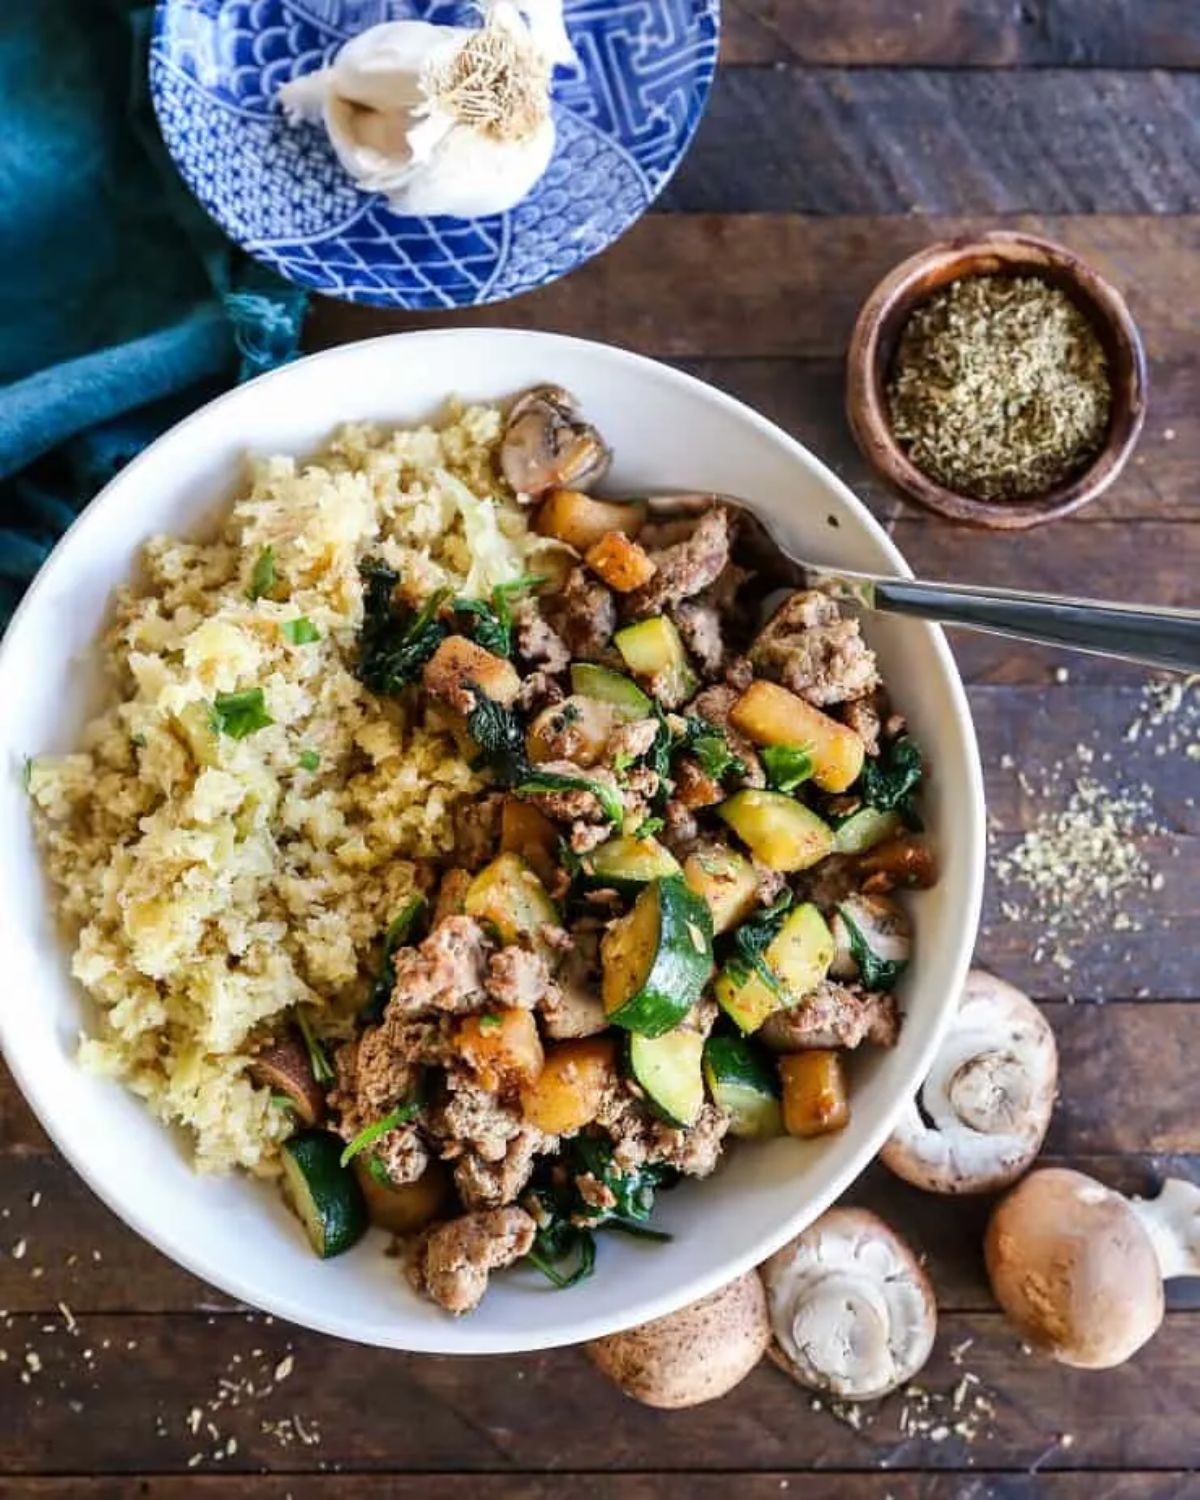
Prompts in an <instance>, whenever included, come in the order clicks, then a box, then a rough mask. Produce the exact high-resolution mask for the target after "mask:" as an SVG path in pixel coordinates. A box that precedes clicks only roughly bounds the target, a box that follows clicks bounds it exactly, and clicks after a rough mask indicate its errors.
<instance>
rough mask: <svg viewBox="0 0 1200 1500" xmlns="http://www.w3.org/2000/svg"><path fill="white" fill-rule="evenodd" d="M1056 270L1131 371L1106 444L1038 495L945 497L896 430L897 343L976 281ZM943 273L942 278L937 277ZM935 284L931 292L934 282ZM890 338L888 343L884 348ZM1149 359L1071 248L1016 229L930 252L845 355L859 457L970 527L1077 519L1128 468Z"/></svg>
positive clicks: (1113, 299) (875, 298)
mask: <svg viewBox="0 0 1200 1500" xmlns="http://www.w3.org/2000/svg"><path fill="white" fill-rule="evenodd" d="M1022 268H1028V270H1029V271H1030V272H1031V273H1033V274H1037V273H1038V272H1039V271H1040V272H1042V273H1045V272H1050V273H1052V274H1053V277H1054V278H1056V279H1057V280H1058V281H1059V282H1060V283H1065V284H1068V285H1069V286H1070V287H1071V288H1073V289H1074V291H1075V294H1076V295H1075V298H1074V299H1073V300H1075V301H1076V302H1083V303H1085V304H1086V307H1087V315H1088V316H1089V318H1090V320H1091V322H1092V323H1093V325H1096V326H1099V325H1101V324H1102V325H1103V329H1104V331H1105V332H1106V333H1107V334H1108V336H1109V338H1110V339H1111V341H1112V344H1113V346H1114V347H1116V348H1118V349H1119V350H1120V353H1121V357H1122V359H1123V361H1124V362H1125V363H1126V364H1127V366H1128V370H1127V377H1126V378H1125V379H1123V380H1118V379H1111V380H1110V385H1111V386H1112V391H1113V409H1112V415H1111V417H1110V421H1109V428H1108V432H1107V433H1106V434H1105V438H1104V442H1103V444H1102V446H1101V448H1100V449H1099V451H1098V452H1097V453H1096V455H1095V457H1094V458H1093V459H1092V461H1091V462H1090V463H1089V464H1088V465H1087V467H1086V468H1085V469H1083V470H1082V471H1081V472H1079V473H1078V474H1076V475H1074V476H1073V477H1072V478H1071V479H1068V480H1066V481H1064V482H1063V483H1062V484H1059V485H1055V486H1054V487H1053V488H1052V489H1049V490H1047V491H1046V492H1045V493H1044V494H1041V495H1031V496H1025V497H1023V498H1020V499H1015V500H980V499H978V498H977V497H975V496H973V495H966V494H963V493H962V492H960V491H958V490H952V489H948V488H947V487H946V486H945V485H943V484H940V483H939V482H938V481H937V480H936V479H933V478H931V477H930V476H929V475H928V474H926V473H925V472H924V471H923V470H921V469H918V468H917V466H916V465H915V464H914V463H913V462H912V461H911V459H909V457H908V455H907V454H906V453H905V451H904V449H903V448H902V447H901V446H900V444H899V442H898V441H897V440H896V438H895V436H894V434H893V432H892V424H891V418H890V416H889V413H888V403H887V393H886V389H885V376H886V371H885V368H884V367H885V363H886V362H887V360H888V359H889V358H890V355H891V337H892V335H893V334H894V332H896V331H898V329H896V328H895V326H894V325H895V324H896V323H897V321H899V323H900V324H901V325H902V324H903V322H904V321H906V320H907V318H908V316H909V315H910V314H911V312H912V311H914V310H915V308H916V307H918V306H919V305H920V303H921V302H923V301H925V300H927V299H928V297H930V296H931V295H933V293H934V292H935V291H937V290H939V289H940V288H941V287H943V286H949V285H950V284H951V283H952V282H955V281H959V280H962V279H963V278H965V277H968V276H973V275H987V274H994V273H996V272H1013V273H1017V274H1019V273H1020V271H1021V269H1022ZM942 272H945V273H946V274H944V275H941V274H939V273H942ZM935 276H936V277H937V278H938V279H937V281H936V283H935V284H933V285H930V284H929V279H930V278H932V277H935ZM885 335H886V344H887V347H885ZM1147 383H1148V377H1147V372H1146V352H1145V347H1144V345H1143V343H1142V336H1141V333H1140V331H1139V330H1138V326H1137V324H1136V322H1135V321H1134V318H1133V314H1132V313H1131V312H1130V310H1129V305H1128V303H1127V302H1126V300H1125V298H1124V296H1123V295H1122V293H1121V291H1120V290H1119V288H1118V287H1116V286H1115V285H1114V284H1113V283H1112V282H1111V281H1109V280H1108V278H1107V277H1105V276H1104V275H1103V274H1102V273H1101V272H1100V271H1098V270H1097V269H1096V268H1095V267H1094V266H1092V265H1089V264H1088V262H1087V261H1085V260H1084V259H1083V258H1082V256H1080V255H1078V254H1077V253H1076V252H1075V251H1074V250H1071V249H1070V248H1069V247H1068V246H1066V245H1061V244H1058V243H1057V242H1055V241H1054V240H1048V239H1044V238H1042V237H1041V236H1040V235H1035V234H1029V233H1026V232H1025V231H1024V230H1017V229H993V230H989V231H988V232H987V233H985V234H980V235H963V236H960V237H958V238H955V239H949V240H938V241H936V242H935V243H934V244H932V245H926V246H925V247H924V248H923V249H920V250H918V251H916V252H915V253H914V254H913V255H910V256H908V257H907V259H905V260H902V261H901V262H900V263H899V264H898V265H896V266H894V267H893V268H892V269H891V270H890V271H889V272H888V273H887V274H886V275H885V276H884V277H883V278H882V280H880V281H879V282H878V284H877V285H876V286H875V287H874V288H873V290H872V291H871V292H870V293H869V295H868V296H867V299H866V301H865V302H864V303H863V305H862V308H861V309H860V311H859V314H858V317H857V319H856V320H855V324H854V330H853V333H852V334H851V338H850V345H849V349H848V351H847V355H846V416H847V419H848V420H849V423H850V426H851V429H852V430H853V433H854V437H855V440H856V442H857V443H858V446H859V448H860V450H861V451H862V453H863V456H864V457H865V458H866V459H867V461H868V462H869V463H870V464H871V466H872V468H873V469H874V470H875V471H876V473H878V474H879V475H880V476H881V478H883V479H884V480H885V481H886V482H887V483H888V484H889V485H890V486H891V487H892V488H893V489H894V490H896V491H898V492H899V493H900V494H901V495H903V496H904V497H905V498H907V499H909V500H913V501H915V502H916V503H917V504H918V505H921V506H924V507H925V508H926V509H927V510H931V511H934V512H936V513H937V514H939V515H943V516H946V517H948V518H949V519H950V520H953V521H960V522H965V523H967V524H968V525H974V526H987V527H992V528H994V529H999V530H1008V531H1015V530H1025V529H1027V528H1029V527H1031V526H1040V525H1042V524H1043V523H1045V522H1046V521H1053V520H1057V519H1058V518H1060V517H1062V516H1066V515H1070V514H1072V513H1073V512H1074V511H1077V510H1079V509H1080V508H1081V507H1082V506H1084V505H1089V504H1091V502H1092V501H1093V500H1098V499H1099V498H1100V496H1101V495H1102V494H1104V492H1105V491H1106V490H1107V489H1108V488H1109V486H1110V485H1111V484H1112V483H1113V482H1114V481H1115V480H1116V479H1117V478H1118V476H1119V475H1120V474H1121V472H1122V470H1123V469H1124V468H1125V465H1126V464H1127V463H1128V462H1129V459H1130V457H1131V456H1132V454H1133V450H1134V448H1135V446H1136V445H1137V441H1138V438H1139V436H1140V435H1141V431H1142V426H1143V424H1144V422H1145V420H1146V405H1147Z"/></svg>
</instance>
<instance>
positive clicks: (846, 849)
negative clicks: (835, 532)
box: [29, 388, 934, 1313]
mask: <svg viewBox="0 0 1200 1500" xmlns="http://www.w3.org/2000/svg"><path fill="white" fill-rule="evenodd" d="M608 458H609V455H608V452H607V449H606V447H605V445H604V442H603V440H602V438H601V436H600V435H599V434H598V433H597V432H595V431H594V429H592V428H591V427H590V426H589V425H588V424H587V423H586V422H585V421H584V420H583V419H582V417H581V416H580V414H579V413H578V412H577V410H576V409H575V406H574V404H573V403H572V401H571V400H570V398H569V397H568V396H566V395H565V394H564V393H563V392H561V391H557V390H554V389H551V388H541V389H538V390H535V391H531V392H527V393H526V394H525V395H524V396H522V397H521V398H519V399H518V400H517V401H516V402H515V403H513V405H512V406H511V407H510V408H509V409H508V410H507V412H505V411H503V410H502V409H501V408H499V407H494V406H476V407H470V408H466V409H458V410H455V411H453V412H452V413H451V416H450V420H449V421H448V422H447V423H446V424H445V425H443V426H442V427H440V428H439V429H433V428H430V427H422V428H418V429H411V430H401V431H397V432H393V433H382V432H378V431H375V430H370V429H365V428H361V427H351V428H348V429H345V430H344V431H343V432H342V433H340V434H339V436H338V437H337V439H336V440H335V441H334V442H333V444H332V445H331V446H330V447H329V448H328V450H326V451H325V452H324V453H322V454H321V455H319V457H318V458H317V459H316V460H315V461H313V462H312V463H311V464H309V465H307V466H305V467H303V468H300V469H298V468H297V467H296V465H295V464H294V463H293V462H292V461H291V460H285V459H274V460H271V461H269V462H267V463H265V464H261V465H259V466H258V468H257V471H256V473H255V476H254V480H253V484H252V486H251V488H250V491H249V494H248V495H247V496H246V498H244V499H242V500H239V501H238V502H237V503H236V504H235V505H234V507H233V509H232V512H231V514H230V516H229V519H228V522H227V524H226V525H225V527H224V529H223V531H222V532H221V534H220V535H219V536H218V537H217V538H216V539H215V540H212V541H208V542H186V543H185V542H179V541H173V540H165V539H162V540H158V541H155V542H153V543H152V544H151V545H150V546H149V547H148V549H147V554H146V559H145V573H146V576H145V578H144V579H143V580H142V581H141V582H140V583H139V585H138V586H137V587H136V588H133V589H130V590H127V591H125V592H124V593H123V594H122V596H121V598H120V601H119V603H118V607H117V611H116V618H115V620H114V622H113V625H112V627H111V629H110V630H109V632H108V635H107V638H106V649H107V653H108V661H109V664H110V666H111V669H112V674H113V677H114V680H115V692H114V701H113V703H112V706H111V707H109V708H108V709H107V710H106V712H104V713H103V714H102V715H101V717H99V718H98V719H96V720H95V721H94V722H93V723H91V724H90V725H89V726H88V728H87V730H86V731H85V733H84V736H83V744H82V747H81V749H80V751H79V752H78V753H76V754H71V755H64V756H41V757H38V758H37V759H36V760H34V761H33V762H32V763H31V765H30V768H29V786H30V792H31V796H32V798H33V801H34V806H35V813H36V820H37V825H38V832H39V837H40V839H41V842H42V844H43V847H44V849H45V852H46V858H47V862H48V866H49V869H50V873H51V875H52V877H53V879H54V881H55V883H56V885H57V887H58V888H59V891H60V893H61V901H60V905H61V910H62V914H63V916H64V918H65V920H66V921H67V922H68V923H69V925H70V926H71V928H72V930H73V932H74V933H75V934H76V947H75V955H74V961H73V971H74V973H75V975H76V977H77V978H78V979H79V981H80V982H81V984H82V985H83V986H84V988H85V990H86V991H87V992H88V994H89V995H90V997H91V998H92V1000H93V1001H94V1002H95V1004H94V1010H93V1016H92V1019H91V1023H90V1026H89V1032H88V1035H87V1036H86V1037H85V1038H84V1040H83V1042H82V1044H81V1060H82V1061H83V1063H84V1065H85V1066H87V1067H89V1068H92V1069H96V1070H100V1071H103V1072H105V1073H109V1074H111V1075H113V1076H115V1077H118V1078H121V1079H122V1080H124V1082H125V1083H126V1084H127V1086H128V1087H129V1088H131V1089H132V1090H133V1091H134V1092H135V1093H137V1094H138V1095H140V1096H141V1097H142V1098H144V1099H145V1100H146V1101H147V1103H148V1104H149V1105H150V1107H151V1108H152V1109H153V1110H154V1111H155V1112H156V1114H158V1116H159V1117H160V1118H162V1119H163V1120H164V1121H166V1122H169V1123H171V1124H174V1125H177V1126H179V1127H181V1128H182V1129H183V1130H184V1131H185V1132H186V1134H187V1136H188V1138H189V1140H190V1143H191V1145H192V1147H193V1149H194V1154H195V1160H196V1164H197V1166H198V1167H200V1168H201V1169H204V1170H227V1169H231V1168H245V1169H249V1170H251V1171H254V1172H258V1173H261V1174H264V1175H270V1174H278V1175H279V1176H280V1178H281V1182H282V1185H283V1188H284V1191H285V1193H286V1194H287V1196H288V1198H289V1200H290V1201H291V1203H292V1205H293V1206H294V1207H295V1209H296V1211H297V1214H298V1216H299V1218H300V1219H301V1221H302V1223H303V1225H304V1227H305V1229H306V1231H307V1233H308V1236H309V1238H310V1240H311V1242H312V1245H313V1248H314V1249H315V1250H316V1252H317V1253H318V1254H320V1255H322V1256H330V1255H335V1254H338V1253H340V1252H341V1251H344V1250H346V1249H348V1248H349V1247H350V1246H351V1245H352V1244H354V1243H355V1242H356V1241H357V1240H358V1239H359V1238H360V1236H361V1235H362V1233H363V1232H364V1230H365V1229H366V1227H367V1225H368V1224H369V1223H375V1224H378V1225H380V1226H382V1227H383V1228H384V1229H387V1230H389V1231H391V1232H393V1233H395V1234H397V1235H401V1236H404V1237H405V1242H406V1249H407V1255H406V1264H407V1267H408V1271H409V1274H410V1276H411V1278H412V1280H413V1281H414V1283H415V1284H416V1285H417V1286H418V1287H419V1288H420V1289H421V1290H422V1291H424V1292H425V1293H427V1294H428V1295H429V1296H430V1297H432V1298H433V1299H434V1300H435V1301H436V1302H438V1303H439V1304H440V1305H441V1306H443V1307H445V1308H447V1309H448V1310H449V1311H451V1312H455V1313H461V1312H465V1311H468V1310H469V1309H470V1308H472V1307H474V1306H475V1305H476V1304H477V1303H478V1301H479V1299H480V1298H481V1296H482V1295H483V1293H484V1291H485V1289H486V1285H487V1278H488V1275H489V1272H490V1271H492V1270H495V1269H497V1268H500V1267H504V1266H507V1265H510V1264H512V1263H513V1262H515V1261H518V1260H526V1261H528V1262H530V1263H532V1264H533V1265H534V1266H536V1267H537V1268H538V1269H539V1270H541V1271H542V1272H544V1274H545V1275H546V1276H547V1277H548V1278H549V1279H550V1281H551V1282H553V1283H554V1284H555V1285H558V1286H565V1285H570V1284H572V1283H573V1282H574V1281H576V1280H578V1279H580V1278H581V1277H582V1276H585V1275H587V1274H588V1273H589V1272H590V1271H591V1269H592V1265H593V1261H594V1259H595V1254H596V1231H597V1230H599V1229H602V1228H606V1229H611V1230H620V1231H625V1232H631V1233H637V1234H642V1235H650V1236H652V1237H653V1236H655V1235H656V1231H655V1230H654V1229H653V1228H652V1227H650V1226H649V1225H648V1222H647V1221H648V1220H649V1219H650V1217H651V1212H652V1208H653V1203H654V1196H655V1193H656V1191H658V1190H659V1189H660V1188H664V1187H668V1186H670V1184H671V1183H672V1182H673V1181H675V1180H676V1179H677V1178H678V1177H679V1176H680V1175H688V1176H696V1177H703V1176H705V1175H707V1174H708V1173H710V1172H711V1171H712V1170H713V1169H714V1168H715V1166H716V1165H717V1162H718V1160H719V1158H720V1156H721V1153H722V1151H723V1150H724V1149H725V1147H726V1145H727V1143H728V1141H729V1140H730V1138H732V1137H743V1138H760V1139H761V1138H765V1137H770V1136H774V1135H778V1134H782V1133H787V1134H790V1135H795V1136H802V1137H808V1136H816V1135H820V1134H824V1133H827V1132H830V1131H834V1130H838V1129H840V1128H842V1126H844V1124H845V1123H846V1121H847V1119H848V1116H849V1110H850V1107H851V1105H850V1101H849V1099H848V1096H847V1082H846V1077H845V1074H844V1070H843V1056H844V1053H845V1052H846V1050H847V1049H851V1048H854V1047H856V1046H858V1045H859V1044H860V1043H863V1042H870V1043H875V1044H879V1045H885V1046H886V1045H890V1044H891V1043H892V1042H894V1040H895V1037H896V1033H897V1029H898V1025H899V1017H898V1012H897V1007H896V1002H895V997H894V994H893V986H894V985H895V982H896V980H897V978H898V977H899V975H900V973H901V972H902V970H903V968H904V966H905V964H906V962H907V958H908V951H909V944H910V932H909V923H908V920H907V918H906V915H905V913H904V911H903V909H902V907H901V906H900V905H899V904H898V902H897V900H896V898H895V895H894V893H895V891H896V890H897V889H898V888H901V887H904V886H913V885H928V884H930V883H931V882H932V880H933V878H934V872H933V865H932V859H931V856H930V853H929V851H928V849H927V848H926V847H925V845H924V844H923V843H922V842H921V840H920V839H919V838H918V837H916V830H919V827H920V822H919V817H918V814H917V810H916V798H917V795H918V789H919V783H920V780H921V776H922V763H921V756H920V752H919V750H918V749H917V747H916V745H915V744H914V743H913V741H912V740H911V738H910V737H909V736H908V735H907V733H906V732H905V726H904V721H903V719H902V717H901V716H900V715H899V714H897V713H896V712H894V711H893V709H892V707H891V705H890V703H889V701H888V698H887V696H886V693H885V690H884V687H883V685H882V683H881V682H880V680H879V676H878V673H877V670H876V664H875V660H874V657H873V655H872V653H871V651H870V649H869V648H868V646H867V645H866V643H865V642H864V641H863V640H862V638H861V636H860V634H859V629H858V625H857V622H856V621H854V620H851V619H844V618H842V617H841V616H840V614H839V611H838V608H837V606H836V605H835V604H834V603H833V602H832V601H830V600H829V599H827V598H825V597H824V596H823V595H821V594H818V593H814V592H806V591H803V590H799V591H797V590H795V589H791V590H786V591H778V590H777V591H776V592H775V595H774V597H772V598H770V599H769V600H768V596H769V595H771V594H772V590H773V588H774V585H775V583H776V581H777V580H776V579H775V578H773V577H772V573H771V568H772V561H773V559H772V558H771V557H770V555H769V553H767V552H764V549H763V547H762V541H761V537H757V536H756V535H755V528H753V527H752V526H749V525H747V523H746V521H745V519H744V518H740V517H739V515H738V513H737V512H735V511H732V510H729V509H727V508H725V507H723V506H722V505H721V504H720V503H719V502H717V501H716V500H714V499H712V498H711V497H704V496H688V497H677V498H676V499H675V500H674V501H671V502H657V501H651V502H647V501H644V500H640V499H603V500H601V499H597V498H593V497H591V496H589V495H588V494H587V493H586V490H587V488H588V487H589V486H590V485H592V484H594V483H596V482H598V481H599V480H600V479H601V478H602V477H603V475H604V472H605V470H606V468H607V464H608ZM764 602H770V603H771V604H772V605H773V606H774V607H773V609H771V610H770V612H769V613H766V617H765V619H764V613H765V612H764V608H763V606H764Z"/></svg>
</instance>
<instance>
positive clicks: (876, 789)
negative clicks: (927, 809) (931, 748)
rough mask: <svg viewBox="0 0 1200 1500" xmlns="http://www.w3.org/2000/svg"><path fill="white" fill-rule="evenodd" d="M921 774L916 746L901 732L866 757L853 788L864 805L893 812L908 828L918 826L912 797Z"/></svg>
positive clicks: (918, 748)
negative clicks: (874, 753) (873, 756)
mask: <svg viewBox="0 0 1200 1500" xmlns="http://www.w3.org/2000/svg"><path fill="white" fill-rule="evenodd" d="M923 774H924V770H923V767H922V765H921V749H920V746H919V745H918V744H917V742H916V740H914V739H913V738H912V737H911V736H910V735H907V734H902V735H901V736H900V737H899V739H895V740H893V741H892V742H891V744H890V745H886V746H885V747H884V748H883V750H882V751H881V752H880V753H879V755H878V756H876V757H875V758H874V759H868V760H867V763H866V765H865V766H863V771H862V775H861V776H860V777H859V779H858V785H857V787H856V788H855V790H856V791H857V792H858V793H859V795H860V796H861V797H862V799H863V801H864V802H865V803H866V804H867V806H868V807H877V808H879V810H880V811H881V812H897V813H899V814H900V816H901V817H902V818H903V819H904V821H905V822H906V823H907V824H908V826H909V827H910V828H920V827H921V819H920V817H919V816H918V814H917V809H916V801H915V798H916V791H917V787H918V786H919V785H920V784H921V777H922V775H923Z"/></svg>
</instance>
